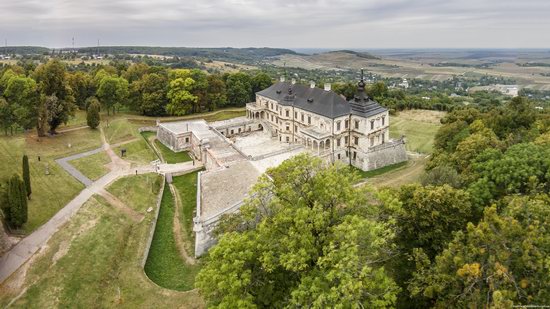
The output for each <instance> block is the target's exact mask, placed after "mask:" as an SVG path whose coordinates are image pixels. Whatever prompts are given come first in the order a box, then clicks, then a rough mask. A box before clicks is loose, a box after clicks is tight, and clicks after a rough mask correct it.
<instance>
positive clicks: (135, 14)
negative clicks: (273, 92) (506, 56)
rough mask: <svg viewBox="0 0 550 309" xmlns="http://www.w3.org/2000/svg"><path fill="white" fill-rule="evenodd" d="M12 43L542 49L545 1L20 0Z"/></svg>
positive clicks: (5, 21)
mask: <svg viewBox="0 0 550 309" xmlns="http://www.w3.org/2000/svg"><path fill="white" fill-rule="evenodd" d="M0 12H2V18H1V19H0V35H4V36H5V37H6V38H7V39H8V41H9V42H10V44H14V45H15V44H18V45H22V44H26V45H44V46H53V47H58V46H68V45H70V40H71V38H72V37H73V36H74V37H75V39H76V42H77V45H79V46H86V45H95V42H96V40H97V39H98V38H99V39H101V41H102V42H103V43H102V44H110V45H167V46H237V47H239V46H280V47H328V48H339V47H353V48H363V47H364V48H373V47H468V48H469V47H549V45H548V44H550V40H549V38H550V37H549V33H550V19H549V18H548V17H547V16H548V14H549V13H550V1H546V0H524V1H512V0H446V1H445V0H263V1H262V0H206V1H203V0H201V1H198V0H194V1H191V0H154V1H151V0H94V1H90V0H51V1H43V0H18V1H2V2H0Z"/></svg>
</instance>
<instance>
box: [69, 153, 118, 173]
mask: <svg viewBox="0 0 550 309" xmlns="http://www.w3.org/2000/svg"><path fill="white" fill-rule="evenodd" d="M109 163H111V158H109V156H108V155H107V153H106V152H105V151H101V152H98V153H96V154H93V155H91V156H87V157H84V158H80V159H76V160H72V161H69V164H71V165H72V166H74V167H75V168H76V169H77V170H79V171H80V172H81V173H82V174H84V176H86V177H88V178H90V179H91V180H97V179H99V178H101V176H103V175H105V174H107V173H108V172H109V169H108V168H107V166H106V165H107V164H109Z"/></svg>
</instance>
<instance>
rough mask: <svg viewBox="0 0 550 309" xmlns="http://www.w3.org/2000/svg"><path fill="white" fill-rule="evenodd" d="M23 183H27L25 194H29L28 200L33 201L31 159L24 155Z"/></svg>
mask: <svg viewBox="0 0 550 309" xmlns="http://www.w3.org/2000/svg"><path fill="white" fill-rule="evenodd" d="M23 182H24V183H25V192H26V193H27V198H28V199H29V200H30V199H31V193H32V190H31V173H30V170H29V157H28V156H27V155H23Z"/></svg>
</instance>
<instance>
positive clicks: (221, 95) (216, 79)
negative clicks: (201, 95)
mask: <svg viewBox="0 0 550 309" xmlns="http://www.w3.org/2000/svg"><path fill="white" fill-rule="evenodd" d="M225 91H226V90H225V82H224V81H223V79H222V78H221V76H220V75H217V74H212V75H208V89H207V90H206V92H207V95H206V96H207V99H206V101H207V102H208V103H207V109H208V110H209V111H213V110H215V109H216V108H218V107H223V106H225V104H227V96H226V95H225Z"/></svg>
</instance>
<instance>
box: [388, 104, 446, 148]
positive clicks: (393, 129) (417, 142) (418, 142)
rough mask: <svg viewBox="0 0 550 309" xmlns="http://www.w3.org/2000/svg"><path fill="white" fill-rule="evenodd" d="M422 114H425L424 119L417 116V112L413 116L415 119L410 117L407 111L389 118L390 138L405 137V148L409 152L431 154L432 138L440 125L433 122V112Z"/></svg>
mask: <svg viewBox="0 0 550 309" xmlns="http://www.w3.org/2000/svg"><path fill="white" fill-rule="evenodd" d="M422 112H424V113H425V118H424V119H422V117H421V114H420V115H418V111H417V112H416V113H415V114H414V115H415V117H410V116H411V113H407V111H403V112H400V113H399V114H398V115H397V116H391V117H390V136H391V137H392V138H399V137H401V135H405V138H406V141H407V144H406V147H407V150H409V151H414V152H420V153H432V151H433V143H434V136H435V134H436V133H437V130H439V127H440V126H441V125H440V124H438V123H436V122H435V121H433V118H434V115H433V114H434V113H433V111H422ZM438 113H441V112H438Z"/></svg>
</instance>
